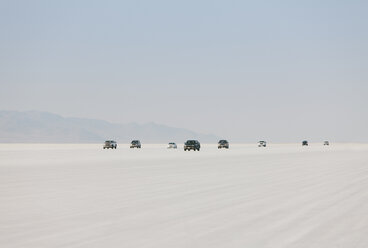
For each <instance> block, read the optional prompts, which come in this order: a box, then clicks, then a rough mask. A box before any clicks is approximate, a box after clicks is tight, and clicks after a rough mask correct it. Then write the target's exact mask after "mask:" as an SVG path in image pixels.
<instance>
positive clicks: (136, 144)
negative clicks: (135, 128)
mask: <svg viewBox="0 0 368 248" xmlns="http://www.w3.org/2000/svg"><path fill="white" fill-rule="evenodd" d="M141 147H142V146H141V142H140V141H139V140H133V141H132V142H131V143H130V148H141Z"/></svg>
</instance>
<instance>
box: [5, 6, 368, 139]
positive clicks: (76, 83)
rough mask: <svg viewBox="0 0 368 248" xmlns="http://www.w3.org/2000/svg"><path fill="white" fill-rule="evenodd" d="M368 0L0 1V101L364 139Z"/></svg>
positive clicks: (242, 131) (266, 132) (17, 106)
mask: <svg viewBox="0 0 368 248" xmlns="http://www.w3.org/2000/svg"><path fill="white" fill-rule="evenodd" d="M367 10H368V2H366V1H339V2H337V1H330V0H327V1H323V2H320V1H299V2H293V1H282V2H278V3H276V2H274V1H262V2H254V1H226V2H225V1H185V2H181V3H178V2H175V3H174V2H171V1H155V2H150V1H134V2H131V1H103V2H102V1H101V2H100V1H62V2H48V1H32V2H30V1H1V2H0V28H1V29H0V30H1V34H2V38H1V39H0V52H1V56H0V84H1V90H0V110H14V111H28V110H36V111H46V112H51V113H56V114H60V115H62V116H65V117H79V118H92V119H101V120H106V121H110V122H114V123H130V122H138V123H148V122H155V123H160V124H165V125H168V126H172V127H179V128H187V129H190V130H193V131H196V132H200V133H213V134H215V135H218V136H220V137H224V138H227V139H229V140H247V139H250V138H252V139H253V137H259V139H266V140H277V141H299V140H300V139H304V138H307V139H309V138H310V139H328V140H336V141H344V142H349V141H352V142H355V141H359V142H368V132H367V131H366V127H367V126H368V113H367V106H368V98H367V95H368V47H367V45H366V44H368V31H367V28H366V24H367V23H368V16H367V15H366V13H367Z"/></svg>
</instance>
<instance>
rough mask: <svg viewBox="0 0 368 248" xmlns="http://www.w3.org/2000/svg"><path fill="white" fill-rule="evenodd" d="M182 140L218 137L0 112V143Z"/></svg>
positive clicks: (150, 126) (164, 128)
mask: <svg viewBox="0 0 368 248" xmlns="http://www.w3.org/2000/svg"><path fill="white" fill-rule="evenodd" d="M108 139H113V140H116V141H117V142H119V143H129V142H130V141H131V140H132V139H139V140H141V142H143V143H168V142H178V143H182V142H184V141H185V140H187V139H198V140H200V141H201V142H216V141H217V140H218V137H216V136H215V135H207V134H200V133H196V132H193V131H190V130H187V129H183V128H174V127H168V126H165V125H160V124H156V123H146V124H137V123H128V124H114V123H110V122H107V121H103V120H95V119H83V118H65V117H62V116H60V115H56V114H52V113H47V112H38V111H26V112H17V111H0V143H96V142H97V143H100V142H103V141H104V140H108Z"/></svg>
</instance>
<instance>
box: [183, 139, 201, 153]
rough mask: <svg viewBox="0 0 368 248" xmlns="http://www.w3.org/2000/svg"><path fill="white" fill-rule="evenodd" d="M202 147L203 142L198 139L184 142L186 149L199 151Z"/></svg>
mask: <svg viewBox="0 0 368 248" xmlns="http://www.w3.org/2000/svg"><path fill="white" fill-rule="evenodd" d="M200 149H201V144H200V143H199V141H198V140H187V142H185V143H184V151H190V150H193V151H199V150H200Z"/></svg>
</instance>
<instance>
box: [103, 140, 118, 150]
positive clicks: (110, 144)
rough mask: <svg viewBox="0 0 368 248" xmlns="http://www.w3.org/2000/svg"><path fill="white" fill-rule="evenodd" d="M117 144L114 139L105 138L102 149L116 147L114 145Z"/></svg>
mask: <svg viewBox="0 0 368 248" xmlns="http://www.w3.org/2000/svg"><path fill="white" fill-rule="evenodd" d="M117 146H118V144H117V143H116V141H114V140H106V141H105V144H104V146H103V149H109V148H111V149H116V147H117Z"/></svg>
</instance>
